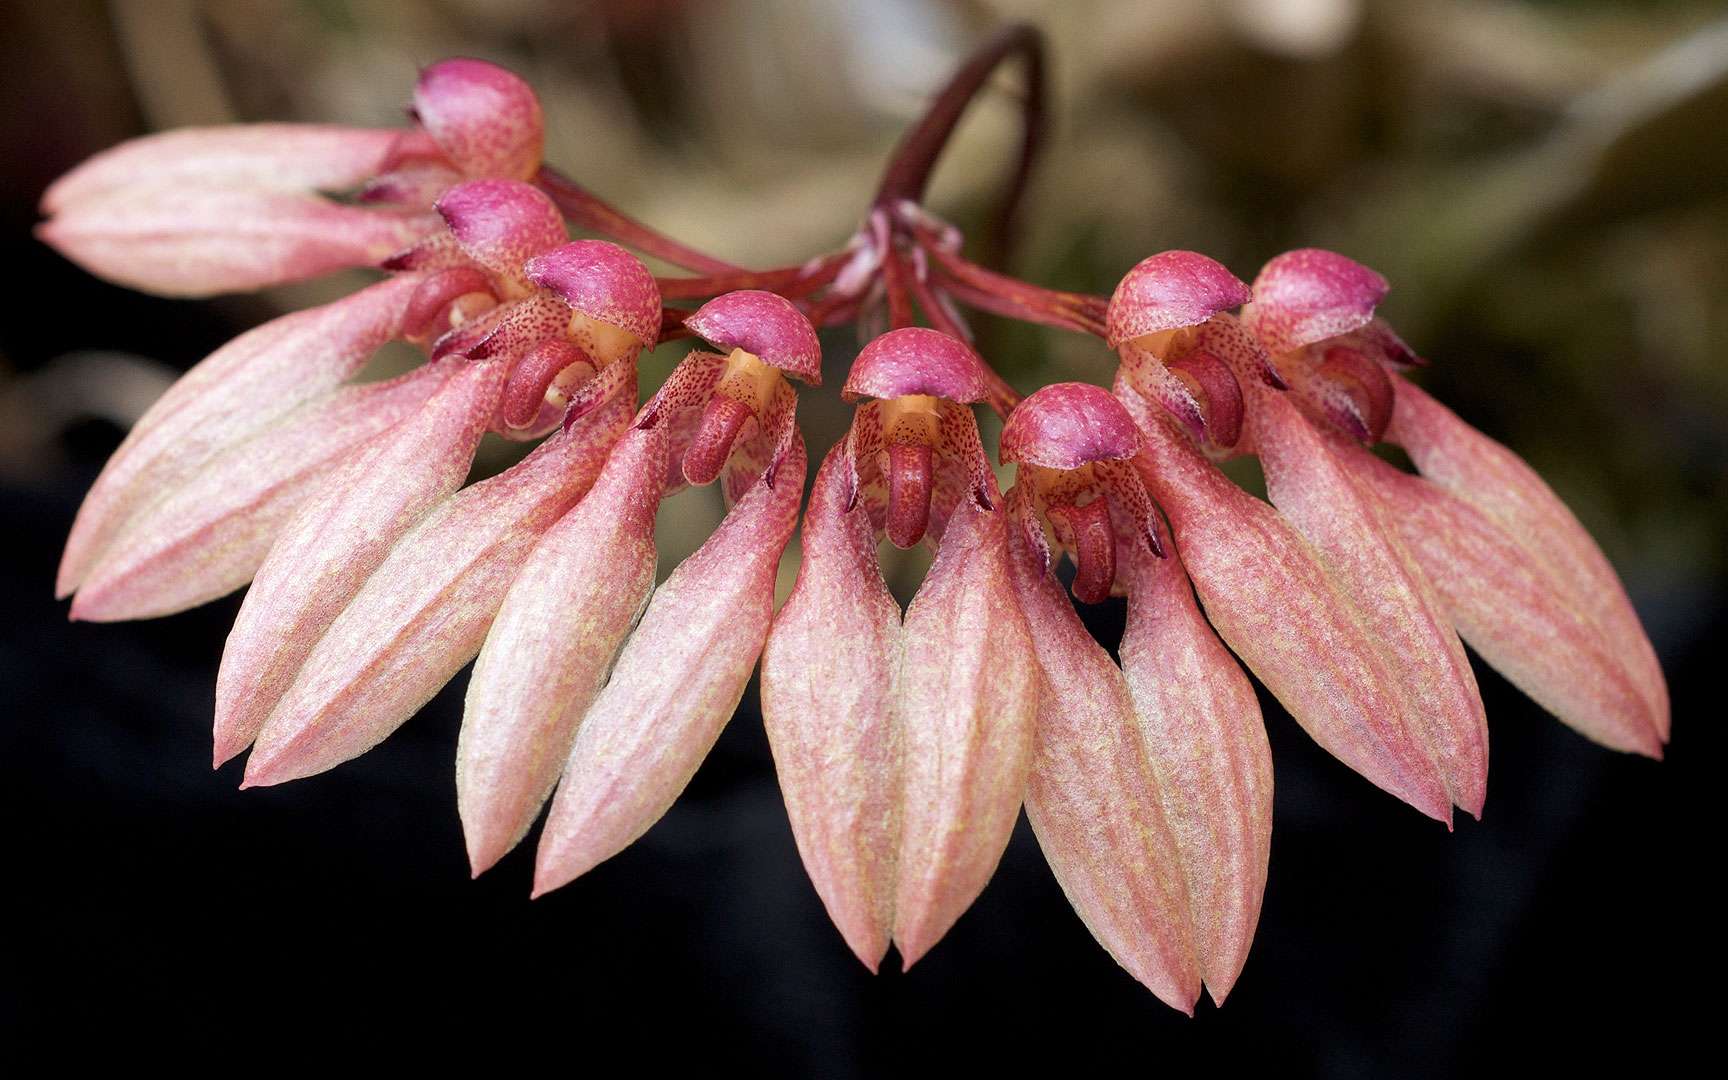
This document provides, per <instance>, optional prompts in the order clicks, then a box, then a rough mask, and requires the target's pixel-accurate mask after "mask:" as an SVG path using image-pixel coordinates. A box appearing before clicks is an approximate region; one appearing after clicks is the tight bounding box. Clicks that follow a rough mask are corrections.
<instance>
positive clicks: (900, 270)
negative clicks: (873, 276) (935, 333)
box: [882, 246, 918, 330]
mask: <svg viewBox="0 0 1728 1080" xmlns="http://www.w3.org/2000/svg"><path fill="white" fill-rule="evenodd" d="M911 277H912V272H911V268H910V267H908V266H907V265H906V257H905V256H904V255H902V254H900V252H899V251H897V250H895V249H894V248H893V247H892V246H891V247H889V249H888V252H887V254H886V255H884V256H883V257H882V289H883V291H884V292H885V293H886V294H887V297H888V326H889V328H890V329H893V330H898V329H900V328H901V327H903V326H913V325H915V324H916V323H917V321H918V320H917V317H916V316H915V315H914V314H913V311H912V294H911V292H910V291H909V289H908V281H909V280H910V279H911Z"/></svg>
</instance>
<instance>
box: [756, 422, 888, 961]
mask: <svg viewBox="0 0 1728 1080" xmlns="http://www.w3.org/2000/svg"><path fill="white" fill-rule="evenodd" d="M847 454H848V447H847V442H846V441H845V440H842V441H841V442H839V443H837V444H836V445H835V446H834V448H833V449H832V450H830V451H829V452H828V457H827V458H826V459H825V460H824V461H823V462H822V468H821V470H820V471H819V472H818V473H817V474H816V484H815V487H814V489H813V490H812V491H811V493H810V508H809V509H808V510H807V511H806V512H805V514H804V529H803V532H802V534H801V541H800V542H801V545H802V547H803V553H804V558H803V562H802V563H801V564H800V565H799V567H798V582H797V584H796V585H794V586H793V587H792V595H791V596H790V597H788V598H787V600H786V605H785V606H784V607H782V608H781V609H780V613H779V614H778V615H777V616H775V618H774V627H773V629H772V630H771V631H770V632H769V634H768V642H767V645H766V646H765V647H764V648H763V650H762V721H763V725H764V727H766V728H767V731H768V745H769V747H770V748H771V749H772V750H773V753H774V768H775V771H776V772H777V773H778V774H779V777H780V791H781V794H782V795H783V796H784V797H785V801H786V815H787V817H788V818H790V819H791V822H792V836H793V839H794V840H796V841H797V843H798V853H799V855H800V856H802V858H803V860H804V869H805V870H806V871H807V872H808V873H809V875H810V881H811V883H812V884H813V885H815V887H816V894H817V895H818V896H820V897H821V898H822V903H823V905H824V906H825V907H826V908H827V909H828V917H829V918H831V919H833V920H834V925H835V926H836V927H838V928H839V930H840V933H841V935H842V936H843V937H844V938H845V939H846V944H847V945H849V946H850V947H851V949H852V951H853V953H855V954H856V955H857V957H858V959H859V960H861V961H863V962H864V966H865V967H868V968H869V969H870V970H871V971H875V970H876V968H877V966H878V965H879V964H880V963H881V962H882V957H883V956H884V954H886V953H887V951H888V943H889V940H890V938H891V936H892V933H893V918H894V860H895V856H896V849H897V847H898V844H899V822H898V817H899V802H900V751H899V736H898V733H897V730H896V728H895V724H894V717H893V706H894V700H895V692H894V681H895V677H896V675H897V674H898V669H899V666H900V605H899V604H897V603H895V602H894V598H893V596H891V595H889V592H888V587H887V585H885V584H884V583H883V581H882V573H881V571H880V569H878V567H877V562H876V535H875V531H874V530H873V529H872V528H871V525H870V518H869V515H868V514H867V513H865V511H864V507H863V506H862V504H857V505H851V506H850V508H849V504H851V503H852V479H851V473H852V469H851V466H850V464H849V462H848V461H847V460H846V457H847Z"/></svg>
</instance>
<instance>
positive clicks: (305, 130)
mask: <svg viewBox="0 0 1728 1080" xmlns="http://www.w3.org/2000/svg"><path fill="white" fill-rule="evenodd" d="M399 134H400V133H399V132H397V131H394V130H390V129H388V128H351V127H341V126H339V125H336V124H233V125H229V126H226V127H200V128H181V129H179V130H177V131H164V132H160V133H158V134H155V135H145V136H143V137H142V138H137V139H129V140H127V141H126V142H123V143H121V144H120V145H118V146H115V147H113V148H111V149H108V150H104V151H102V152H101V153H100V154H97V155H96V156H94V157H92V158H90V159H89V160H88V161H86V162H84V163H83V164H82V165H79V166H78V167H77V168H75V169H73V170H72V171H71V172H69V173H67V174H66V175H65V176H62V177H61V178H60V179H58V180H56V181H54V183H52V184H50V185H49V186H48V190H47V191H45V192H43V193H42V212H43V213H44V214H58V213H60V212H61V211H63V210H66V209H67V208H68V207H70V206H72V205H73V204H75V203H79V202H83V201H85V200H88V199H95V198H99V197H102V196H105V195H109V194H112V193H113V192H116V191H121V190H124V189H127V188H137V187H155V186H169V185H185V186H188V187H216V186H219V187H237V188H245V187H253V188H270V189H276V190H282V191H293V190H303V191H343V190H346V189H348V188H352V187H354V186H355V185H357V184H359V183H360V182H361V181H363V180H365V179H366V178H367V177H369V176H371V175H372V174H373V173H375V172H377V171H378V169H379V167H380V166H381V165H382V164H383V163H384V158H385V155H386V154H387V153H388V152H389V150H390V147H391V145H392V144H393V143H394V142H395V141H396V138H397V136H398V135H399Z"/></svg>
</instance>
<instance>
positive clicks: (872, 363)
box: [840, 326, 990, 405]
mask: <svg viewBox="0 0 1728 1080" xmlns="http://www.w3.org/2000/svg"><path fill="white" fill-rule="evenodd" d="M989 393H990V388H989V380H988V378H987V377H986V375H985V370H984V360H983V358H982V357H980V356H979V355H978V354H977V353H975V352H973V351H972V349H971V347H970V346H968V345H967V344H966V343H965V342H963V341H961V340H960V339H959V338H955V337H950V336H948V335H947V334H944V333H940V332H938V331H936V330H928V329H925V328H924V327H922V326H908V327H904V328H902V329H899V330H890V331H888V332H887V333H886V334H883V335H881V336H880V337H878V338H876V339H874V340H873V341H871V342H870V344H868V345H866V346H864V348H863V349H862V350H860V351H859V353H858V357H857V359H855V360H853V361H852V370H851V371H850V372H848V373H847V375H846V385H845V387H844V388H842V389H841V391H840V396H841V397H843V398H845V399H846V400H847V401H854V400H856V399H858V398H860V397H873V398H883V399H886V398H895V397H901V396H903V395H906V394H928V395H930V396H931V397H939V398H944V399H946V400H948V401H952V402H955V403H957V404H961V405H966V404H970V403H972V402H975V401H983V400H984V399H985V398H986V397H988V396H989Z"/></svg>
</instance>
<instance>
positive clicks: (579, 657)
mask: <svg viewBox="0 0 1728 1080" xmlns="http://www.w3.org/2000/svg"><path fill="white" fill-rule="evenodd" d="M665 471H666V433H665V431H664V429H662V428H658V427H656V428H651V429H649V430H646V431H644V430H642V429H640V428H637V429H634V430H631V431H629V432H627V433H626V434H625V435H624V437H623V438H622V439H621V440H620V441H619V442H618V444H617V446H616V447H615V448H614V449H613V451H612V454H611V456H610V457H609V458H608V459H607V461H606V466H605V468H604V469H602V470H601V473H600V477H599V479H597V480H596V481H595V482H594V488H593V490H591V491H590V492H589V493H588V495H587V497H586V498H584V499H583V500H582V501H581V502H579V503H577V504H576V506H575V508H574V509H572V510H571V511H570V512H569V513H567V514H565V515H564V517H563V518H562V519H560V520H559V522H558V523H557V524H556V525H554V526H552V528H551V529H549V530H548V531H547V532H546V534H545V535H544V536H542V537H541V539H540V542H539V543H538V544H537V545H535V548H534V551H533V553H532V554H530V555H529V557H528V559H527V561H526V562H525V563H523V565H522V569H521V571H520V572H519V573H518V574H517V575H516V580H515V581H514V582H513V583H512V584H511V586H510V591H509V593H508V594H507V595H506V596H505V598H504V602H503V605H502V606H501V607H500V608H499V611H498V617H497V619H496V620H495V621H494V622H493V624H492V629H491V631H490V632H489V633H488V634H487V635H486V643H485V646H484V647H483V648H482V649H481V650H480V659H479V661H478V662H477V663H476V664H475V666H474V677H473V679H472V680H471V681H470V682H469V684H468V703H467V711H466V713H465V714H464V715H463V718H462V736H461V740H460V743H459V745H458V747H457V751H456V797H457V809H458V810H459V811H460V812H461V815H462V832H463V835H464V837H465V838H466V840H467V844H468V859H469V862H470V864H471V865H472V867H473V871H474V873H475V874H476V875H478V874H480V873H482V872H483V871H485V870H486V869H487V868H488V867H490V866H491V865H492V864H493V863H495V862H497V861H498V860H499V859H500V858H502V857H503V856H504V854H505V853H506V852H508V851H509V850H510V849H511V848H513V847H515V846H516V844H517V842H518V841H520V840H521V839H522V836H523V834H524V833H526V832H527V831H528V827H529V826H530V825H532V824H533V823H534V818H535V816H536V815H537V814H538V813H539V812H540V807H541V805H542V804H543V803H544V802H545V801H546V797H547V796H548V795H550V794H551V793H552V787H553V785H554V784H555V783H557V781H558V775H559V773H560V772H561V771H562V770H563V768H564V761H565V758H566V757H568V756H569V753H570V743H571V741H572V740H573V739H574V738H575V737H576V725H577V724H578V723H579V722H580V721H581V719H582V715H583V714H584V713H585V712H587V710H588V706H589V705H590V704H591V703H592V702H593V700H594V697H595V695H596V694H598V693H599V692H600V689H601V687H602V686H603V685H604V684H605V682H606V674H607V672H608V671H609V670H611V667H612V661H613V658H614V657H615V656H616V655H617V653H618V649H619V646H620V645H622V644H623V641H624V638H625V636H626V635H627V634H628V633H629V631H630V625H631V623H632V622H634V621H635V619H636V617H637V616H638V615H639V614H641V612H642V606H643V605H644V604H645V603H647V601H648V596H649V593H650V592H651V591H652V590H653V588H654V566H655V561H656V554H655V550H654V511H655V509H656V507H658V506H659V503H660V492H661V488H662V484H663V482H664V479H663V478H664V476H665Z"/></svg>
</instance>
